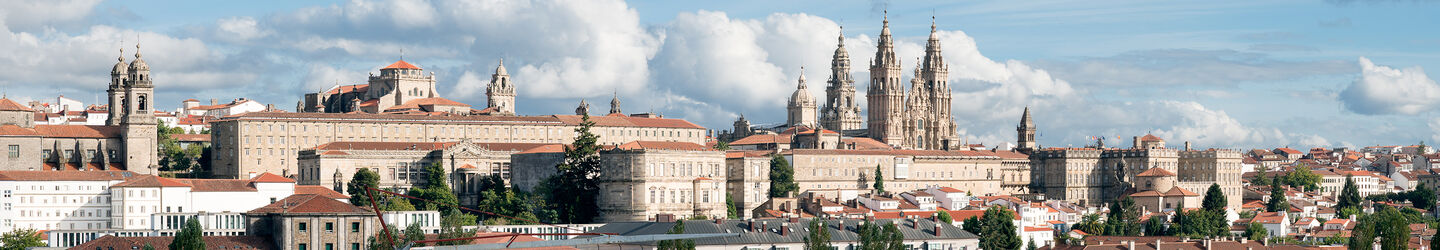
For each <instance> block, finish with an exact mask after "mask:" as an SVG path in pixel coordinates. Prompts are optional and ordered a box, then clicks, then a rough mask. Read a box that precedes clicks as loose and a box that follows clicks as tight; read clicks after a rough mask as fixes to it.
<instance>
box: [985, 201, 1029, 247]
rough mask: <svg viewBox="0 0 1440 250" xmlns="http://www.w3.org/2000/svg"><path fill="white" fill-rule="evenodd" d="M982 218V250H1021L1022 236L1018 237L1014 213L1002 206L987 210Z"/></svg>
mask: <svg viewBox="0 0 1440 250" xmlns="http://www.w3.org/2000/svg"><path fill="white" fill-rule="evenodd" d="M981 217H982V218H981V219H980V220H981V221H983V223H984V225H983V226H982V227H981V229H980V249H989V250H1001V249H1004V250H1017V249H1020V236H1019V235H1016V230H1015V222H1014V221H1015V212H1014V211H1010V209H1006V208H1004V207H1000V206H992V207H990V208H989V209H986V210H985V214H984V215H982V216H981Z"/></svg>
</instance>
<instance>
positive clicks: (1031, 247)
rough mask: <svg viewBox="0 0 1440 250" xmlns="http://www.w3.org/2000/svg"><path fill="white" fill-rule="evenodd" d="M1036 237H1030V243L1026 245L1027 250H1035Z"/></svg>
mask: <svg viewBox="0 0 1440 250" xmlns="http://www.w3.org/2000/svg"><path fill="white" fill-rule="evenodd" d="M1036 248H1037V247H1035V237H1030V243H1028V244H1025V250H1035V249H1036Z"/></svg>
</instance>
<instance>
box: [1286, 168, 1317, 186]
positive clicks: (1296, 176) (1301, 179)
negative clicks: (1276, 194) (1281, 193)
mask: <svg viewBox="0 0 1440 250" xmlns="http://www.w3.org/2000/svg"><path fill="white" fill-rule="evenodd" d="M1285 185H1289V186H1291V187H1296V188H1304V189H1305V191H1314V190H1316V189H1320V175H1318V174H1315V173H1314V172H1311V171H1310V168H1309V167H1305V166H1298V167H1295V171H1290V174H1286V175H1285Z"/></svg>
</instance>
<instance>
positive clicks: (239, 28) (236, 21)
mask: <svg viewBox="0 0 1440 250" xmlns="http://www.w3.org/2000/svg"><path fill="white" fill-rule="evenodd" d="M215 26H216V27H215V30H216V31H217V33H216V34H215V37H216V38H218V39H224V40H226V41H227V42H231V43H243V42H247V41H250V40H254V39H257V38H261V37H265V36H268V35H270V33H271V31H269V30H266V29H263V28H260V27H259V22H258V21H256V20H255V18H252V17H230V18H221V19H220V20H219V21H216V22H215Z"/></svg>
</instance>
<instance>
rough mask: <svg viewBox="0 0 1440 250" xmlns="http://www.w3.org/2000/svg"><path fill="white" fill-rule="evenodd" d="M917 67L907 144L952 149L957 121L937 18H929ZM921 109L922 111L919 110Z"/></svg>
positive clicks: (924, 147)
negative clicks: (928, 29)
mask: <svg viewBox="0 0 1440 250" xmlns="http://www.w3.org/2000/svg"><path fill="white" fill-rule="evenodd" d="M919 63H920V65H916V66H915V78H914V79H912V80H911V85H912V88H911V92H910V93H909V95H910V97H911V99H910V101H912V102H911V103H910V108H912V110H909V112H908V115H909V116H910V119H909V122H907V123H906V125H907V129H906V132H907V134H908V136H906V137H905V139H906V142H907V143H906V144H905V146H906V147H914V148H916V149H949V148H951V146H955V144H956V143H958V141H956V138H957V136H956V134H955V133H956V131H955V120H954V118H953V117H952V116H951V113H950V104H951V103H950V100H951V94H950V83H949V77H950V66H949V65H947V64H945V58H944V57H943V56H941V51H940V38H939V34H937V30H936V27H935V21H934V17H931V21H930V39H929V40H928V41H926V43H925V57H924V58H922V60H921V61H920V62H919ZM916 108H919V110H916Z"/></svg>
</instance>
